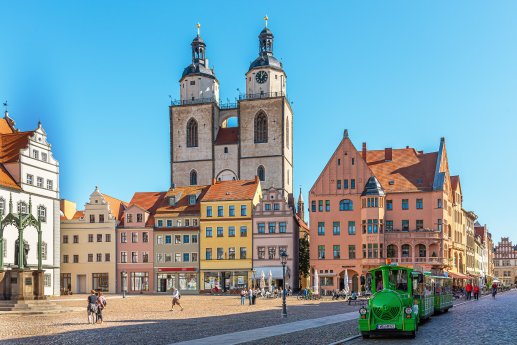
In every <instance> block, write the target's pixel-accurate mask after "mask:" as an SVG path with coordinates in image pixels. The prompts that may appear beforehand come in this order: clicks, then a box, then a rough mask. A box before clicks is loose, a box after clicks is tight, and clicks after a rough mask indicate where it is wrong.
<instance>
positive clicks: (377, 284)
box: [375, 271, 383, 291]
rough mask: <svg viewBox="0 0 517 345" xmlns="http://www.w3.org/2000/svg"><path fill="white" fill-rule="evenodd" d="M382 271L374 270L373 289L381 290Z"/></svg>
mask: <svg viewBox="0 0 517 345" xmlns="http://www.w3.org/2000/svg"><path fill="white" fill-rule="evenodd" d="M382 289H383V286H382V271H377V272H375V291H382Z"/></svg>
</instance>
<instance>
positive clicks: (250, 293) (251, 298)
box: [248, 287, 253, 305]
mask: <svg viewBox="0 0 517 345" xmlns="http://www.w3.org/2000/svg"><path fill="white" fill-rule="evenodd" d="M248 298H249V299H250V305H252V304H253V289H252V288H251V287H250V289H249V291H248Z"/></svg>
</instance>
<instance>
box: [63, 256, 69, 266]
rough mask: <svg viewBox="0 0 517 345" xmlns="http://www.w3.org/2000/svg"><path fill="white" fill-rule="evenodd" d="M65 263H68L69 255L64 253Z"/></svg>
mask: <svg viewBox="0 0 517 345" xmlns="http://www.w3.org/2000/svg"><path fill="white" fill-rule="evenodd" d="M63 263H64V264H67V263H68V255H63Z"/></svg>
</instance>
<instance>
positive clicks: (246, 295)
mask: <svg viewBox="0 0 517 345" xmlns="http://www.w3.org/2000/svg"><path fill="white" fill-rule="evenodd" d="M282 293H283V292H282V290H281V289H278V288H274V289H273V291H268V290H266V289H265V288H262V289H256V290H253V288H249V289H248V290H247V289H245V288H243V289H242V290H241V292H240V295H241V305H244V304H246V299H249V305H252V304H255V300H256V298H257V296H260V297H265V298H276V297H282ZM285 293H286V294H287V295H286V296H291V295H292V293H293V290H291V288H289V289H286V291H285Z"/></svg>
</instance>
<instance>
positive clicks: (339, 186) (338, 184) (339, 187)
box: [336, 180, 341, 189]
mask: <svg viewBox="0 0 517 345" xmlns="http://www.w3.org/2000/svg"><path fill="white" fill-rule="evenodd" d="M336 188H337V189H341V180H337V186H336Z"/></svg>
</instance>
